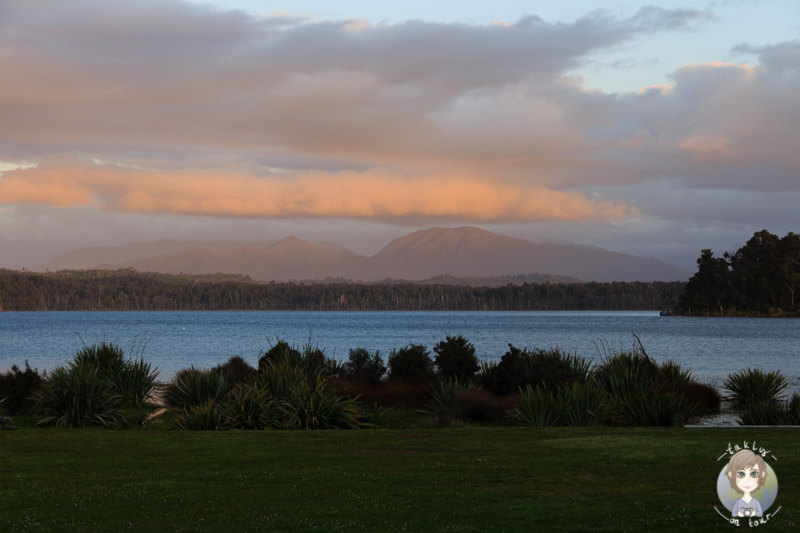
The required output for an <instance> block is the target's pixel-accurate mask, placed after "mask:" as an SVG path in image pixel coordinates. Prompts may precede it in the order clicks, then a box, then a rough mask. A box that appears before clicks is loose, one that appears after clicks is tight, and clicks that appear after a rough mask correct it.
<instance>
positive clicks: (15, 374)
mask: <svg viewBox="0 0 800 533" xmlns="http://www.w3.org/2000/svg"><path fill="white" fill-rule="evenodd" d="M43 384H44V379H43V378H42V376H40V375H39V372H38V371H37V370H31V367H30V365H29V364H28V361H25V370H20V369H19V367H18V366H17V365H13V366H12V367H11V370H10V371H9V372H6V373H4V374H0V399H5V404H4V405H5V409H6V411H7V412H8V414H10V415H21V414H24V413H26V412H28V411H30V410H31V409H33V406H34V405H35V396H36V394H37V393H38V392H39V391H40V390H41V388H42V386H43Z"/></svg>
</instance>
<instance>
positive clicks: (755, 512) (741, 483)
mask: <svg viewBox="0 0 800 533" xmlns="http://www.w3.org/2000/svg"><path fill="white" fill-rule="evenodd" d="M725 475H726V476H727V477H728V481H730V484H731V488H732V489H733V490H735V491H736V492H738V493H739V494H741V495H742V497H741V498H739V499H738V500H736V501H735V502H734V504H733V510H732V512H731V516H733V517H740V516H743V517H750V516H756V517H760V516H761V515H762V514H763V511H762V510H761V502H759V501H758V499H757V498H754V497H753V493H754V492H755V491H757V490H758V489H760V488H761V487H762V486H764V483H765V482H766V481H767V466H766V464H765V463H764V459H762V458H761V456H760V455H757V454H755V453H753V452H752V451H751V450H740V451H738V452H736V453H735V454H733V456H731V459H730V461H728V467H727V469H726V470H725Z"/></svg>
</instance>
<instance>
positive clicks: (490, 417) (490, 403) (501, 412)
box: [455, 388, 518, 422]
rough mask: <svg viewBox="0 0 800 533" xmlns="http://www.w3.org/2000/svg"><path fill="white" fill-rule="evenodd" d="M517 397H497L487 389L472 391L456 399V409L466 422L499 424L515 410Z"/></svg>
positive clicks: (459, 395) (463, 393) (464, 392)
mask: <svg viewBox="0 0 800 533" xmlns="http://www.w3.org/2000/svg"><path fill="white" fill-rule="evenodd" d="M517 399H518V398H517V397H515V396H505V397H502V398H497V397H495V396H494V395H493V394H492V393H490V392H489V391H487V390H485V389H479V388H475V389H470V390H466V391H463V392H461V393H459V394H458V395H457V396H456V398H455V408H456V411H457V412H458V413H459V415H460V417H461V418H463V419H464V420H472V421H476V422H499V421H501V420H503V418H505V416H506V414H507V413H508V412H509V411H510V410H511V409H513V408H514V405H515V404H516V402H517Z"/></svg>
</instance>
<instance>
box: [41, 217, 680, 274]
mask: <svg viewBox="0 0 800 533" xmlns="http://www.w3.org/2000/svg"><path fill="white" fill-rule="evenodd" d="M46 268H47V269H49V270H63V269H91V268H106V269H109V268H133V269H136V270H138V271H142V272H163V273H171V274H180V273H184V274H216V273H225V274H240V275H247V276H250V277H251V278H253V279H254V280H257V281H288V280H295V281H304V280H324V279H330V278H341V279H348V280H353V281H363V282H374V281H380V280H387V279H397V280H409V281H419V280H428V279H431V278H434V279H436V277H437V276H438V277H439V279H449V278H459V279H460V278H472V279H476V280H477V279H482V278H498V277H502V276H505V277H506V278H508V277H514V276H517V277H519V276H520V275H531V274H536V275H537V277H536V278H535V279H543V280H549V281H553V282H557V281H577V280H582V281H599V282H609V281H683V280H686V279H688V278H689V277H690V276H691V272H689V271H688V270H685V269H683V268H680V267H677V266H674V265H670V264H668V263H665V262H663V261H659V260H656V259H649V258H643V257H638V256H633V255H627V254H621V253H617V252H612V251H609V250H604V249H600V248H594V247H589V246H577V245H572V244H536V243H533V242H529V241H526V240H523V239H517V238H512V237H507V236H505V235H500V234H497V233H493V232H490V231H486V230H483V229H479V228H474V227H461V228H431V229H426V230H420V231H416V232H414V233H411V234H409V235H406V236H405V237H400V238H398V239H395V240H394V241H392V242H390V243H389V244H388V245H386V246H385V247H384V248H383V249H382V250H380V251H379V252H378V253H377V254H375V255H373V256H365V255H361V254H357V253H355V252H352V251H350V250H347V249H345V248H342V247H340V246H337V245H335V244H331V243H311V242H308V241H304V240H301V239H298V238H296V237H286V238H285V239H282V240H280V241H278V242H275V243H272V244H269V245H261V246H255V245H249V246H241V245H234V244H231V243H215V244H211V245H208V244H207V245H200V244H198V243H189V242H183V241H158V242H154V243H133V244H127V245H122V246H110V247H93V248H83V249H79V250H75V251H73V252H70V253H68V254H66V255H62V256H60V257H58V258H57V259H55V260H53V261H51V262H50V263H49V264H48V265H46ZM542 276H544V277H542ZM443 277H444V278H443ZM450 281H451V282H452V280H450Z"/></svg>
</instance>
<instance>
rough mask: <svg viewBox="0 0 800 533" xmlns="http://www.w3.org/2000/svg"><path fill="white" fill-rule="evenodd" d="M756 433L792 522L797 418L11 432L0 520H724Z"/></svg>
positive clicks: (375, 524) (25, 524)
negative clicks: (725, 424)
mask: <svg viewBox="0 0 800 533" xmlns="http://www.w3.org/2000/svg"><path fill="white" fill-rule="evenodd" d="M752 438H756V439H757V440H758V443H759V446H767V447H768V448H769V449H770V450H772V452H773V453H774V454H775V455H776V457H777V458H778V461H776V462H770V461H769V460H768V462H770V464H771V465H772V466H773V468H774V469H775V472H776V473H777V475H778V480H779V485H780V488H779V493H778V500H777V503H776V506H777V505H782V506H783V508H782V509H781V511H780V513H779V514H778V516H776V517H775V518H773V519H772V520H771V521H770V522H769V525H768V529H769V530H770V531H790V530H797V527H798V526H800V430H798V429H793V428H784V429H761V428H759V429H752V428H751V429H747V430H745V429H739V428H731V429H723V428H720V429H677V428H648V429H639V428H538V429H531V428H491V427H476V426H470V427H462V428H456V429H436V430H433V429H431V430H424V429H410V430H361V431H360V430H327V431H249V432H245V431H227V432H172V431H163V430H160V429H144V430H131V431H108V430H102V429H95V428H89V429H83V430H76V429H60V428H45V429H33V428H23V429H21V430H18V431H9V432H2V433H0V450H2V453H0V480H2V482H0V530H2V531H62V530H71V531H100V530H102V531H119V530H133V529H135V530H137V531H165V530H171V531H203V530H205V531H223V530H224V531H266V530H269V531H301V530H303V531H304V530H308V529H317V530H321V531H331V530H349V531H357V530H372V531H444V530H456V531H526V530H527V531H530V530H537V531H547V530H551V531H552V530H588V529H591V530H601V531H602V530H606V531H623V530H628V531H643V530H647V531H675V530H678V529H682V530H689V531H694V530H709V531H713V530H719V531H724V530H727V529H726V528H728V527H731V526H728V525H727V524H726V523H725V522H724V521H723V519H722V518H721V517H719V516H718V515H717V514H716V512H715V511H714V509H713V506H715V505H716V506H717V507H720V504H719V502H718V500H717V497H716V491H715V482H716V477H717V474H718V473H719V471H720V469H721V468H722V466H723V463H722V462H719V463H718V462H717V457H719V456H720V455H721V454H722V453H724V452H725V449H726V447H727V445H728V443H729V442H730V443H734V444H735V443H741V442H742V441H743V440H744V439H747V440H750V439H752ZM771 510H774V508H773V509H771ZM746 526H747V524H745V527H746Z"/></svg>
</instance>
